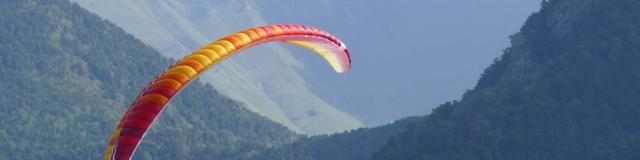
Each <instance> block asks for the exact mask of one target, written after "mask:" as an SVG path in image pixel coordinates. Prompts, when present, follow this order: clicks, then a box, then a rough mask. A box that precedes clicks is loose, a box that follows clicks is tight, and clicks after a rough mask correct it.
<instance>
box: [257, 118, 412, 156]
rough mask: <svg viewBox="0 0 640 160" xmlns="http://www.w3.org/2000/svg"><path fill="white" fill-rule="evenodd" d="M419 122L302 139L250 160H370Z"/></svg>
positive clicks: (403, 120)
mask: <svg viewBox="0 0 640 160" xmlns="http://www.w3.org/2000/svg"><path fill="white" fill-rule="evenodd" d="M420 120H421V119H419V118H417V117H411V118H405V119H402V120H398V121H396V122H395V123H392V124H388V125H384V126H380V127H373V128H360V129H356V130H351V131H347V132H343V133H337V134H332V135H320V136H312V137H306V138H301V139H298V140H297V141H296V142H294V143H291V144H286V145H281V146H278V147H273V148H269V149H267V150H264V151H262V152H259V154H257V156H255V157H251V159H263V160H270V159H274V160H275V159H296V160H367V159H370V158H371V155H372V154H373V153H374V152H375V151H377V150H378V149H379V148H380V147H382V146H383V145H384V144H385V143H386V142H387V139H389V138H390V137H392V136H397V135H399V134H400V133H402V132H404V131H405V128H407V127H409V126H412V125H415V124H416V123H418V121H420Z"/></svg>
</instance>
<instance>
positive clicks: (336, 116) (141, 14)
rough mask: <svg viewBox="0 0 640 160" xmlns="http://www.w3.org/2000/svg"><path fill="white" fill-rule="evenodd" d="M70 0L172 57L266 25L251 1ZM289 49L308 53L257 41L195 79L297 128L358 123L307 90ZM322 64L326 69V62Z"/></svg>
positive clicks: (310, 130)
mask: <svg viewBox="0 0 640 160" xmlns="http://www.w3.org/2000/svg"><path fill="white" fill-rule="evenodd" d="M71 1H74V2H77V3H78V4H79V5H81V6H82V7H84V8H86V9H87V10H89V11H91V12H94V13H96V14H97V15H99V16H100V17H103V18H105V19H107V20H109V21H112V22H113V23H115V24H116V25H118V26H120V27H122V28H123V29H124V30H125V31H127V32H129V33H131V34H132V35H134V36H135V37H137V38H140V40H141V41H143V42H145V43H146V44H149V45H151V46H152V47H154V48H157V49H158V50H159V51H160V53H161V54H162V55H164V56H167V57H172V58H177V57H182V56H185V55H186V54H187V53H190V52H191V51H192V50H195V49H197V48H199V47H200V46H202V45H204V44H207V43H210V41H212V40H215V39H217V38H220V37H222V36H225V35H227V34H229V33H233V32H236V31H239V30H241V29H244V28H249V27H255V26H259V25H265V24H266V22H265V21H264V20H263V19H262V13H260V12H259V11H258V10H256V8H258V7H259V6H257V5H256V4H254V2H253V1H252V0H237V1H236V0H233V1H227V0H223V1H212V0H190V1H175V0H154V1H131V0H106V1H105V0H71ZM271 23H276V22H271ZM282 23H285V22H282ZM293 54H313V53H312V52H310V51H308V50H303V51H302V52H300V53H292V52H290V51H288V50H287V49H285V48H284V47H283V46H282V45H279V44H273V43H271V44H265V45H260V46H256V47H252V48H251V49H248V50H245V51H243V52H242V54H238V55H235V56H233V58H229V59H227V60H225V61H224V62H222V63H220V64H219V65H217V66H216V67H215V68H214V69H212V71H210V72H207V73H205V74H203V75H202V76H201V78H200V79H201V80H202V82H205V83H210V84H212V85H214V88H215V89H216V90H218V91H220V93H222V94H224V95H226V96H229V97H230V98H232V99H234V100H237V101H240V102H242V103H244V104H246V107H247V108H248V109H249V110H251V111H254V112H256V113H259V114H260V115H263V116H265V117H267V118H269V119H271V120H273V121H275V122H278V123H280V124H282V125H284V126H286V127H288V128H289V129H291V130H293V131H295V132H298V133H305V134H310V135H318V134H331V133H336V132H342V131H345V130H349V129H355V128H360V127H362V126H363V124H362V122H360V121H359V120H358V119H356V118H355V117H353V116H351V115H349V114H346V113H344V112H342V111H340V110H338V109H336V108H334V106H332V105H331V104H329V103H327V102H326V101H325V100H323V99H322V98H320V97H319V96H318V95H316V93H314V92H312V89H311V88H310V87H308V83H307V82H306V81H305V79H303V77H302V76H301V75H300V74H299V73H298V71H299V70H300V69H304V65H305V64H303V63H302V62H301V61H299V60H298V59H296V58H295V57H294V56H293ZM315 60H318V61H321V59H315ZM321 62H323V61H321ZM323 67H327V68H322V69H327V71H330V68H329V67H328V66H326V64H323ZM314 72H316V71H314ZM218 77H225V78H218ZM316 80H317V79H316ZM318 81H320V80H318ZM283 82H287V83H283Z"/></svg>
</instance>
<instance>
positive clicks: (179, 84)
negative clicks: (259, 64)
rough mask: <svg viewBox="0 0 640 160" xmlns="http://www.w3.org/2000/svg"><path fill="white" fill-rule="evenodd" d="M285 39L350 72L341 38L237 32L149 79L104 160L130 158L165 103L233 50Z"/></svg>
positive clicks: (297, 31)
mask: <svg viewBox="0 0 640 160" xmlns="http://www.w3.org/2000/svg"><path fill="white" fill-rule="evenodd" d="M274 41H278V42H285V43H291V44H295V45H299V46H302V47H305V48H309V49H311V50H313V51H315V52H316V53H318V54H320V55H321V56H322V57H323V58H324V59H325V60H326V61H327V62H328V63H329V64H330V65H331V66H332V67H333V69H334V70H335V71H336V72H338V73H342V72H346V71H349V69H350V67H351V56H350V54H349V51H348V49H347V47H346V46H345V44H344V43H342V41H341V40H340V39H338V38H336V37H334V36H332V35H331V34H329V33H327V32H325V31H322V30H319V29H317V28H313V27H308V26H303V25H294V24H285V25H267V26H262V27H256V28H250V29H247V30H244V31H240V32H236V33H234V34H231V35H228V36H226V37H224V38H222V39H219V40H217V41H214V42H213V43H210V44H207V45H205V46H204V47H202V48H201V49H199V50H197V51H195V52H193V53H192V54H190V55H188V56H186V57H184V58H183V59H181V60H179V61H178V62H176V63H175V64H174V65H172V66H171V67H170V68H168V69H167V70H165V71H164V72H163V73H161V74H160V75H158V76H157V77H156V78H155V79H154V80H152V81H151V82H150V83H149V84H148V85H147V86H146V87H145V88H144V89H143V90H142V91H141V92H140V93H139V94H138V97H137V98H136V99H135V101H134V102H133V103H132V104H131V106H130V107H129V109H128V110H127V111H126V113H125V114H124V116H123V117H122V119H121V120H120V123H119V124H118V126H117V127H116V130H115V132H114V133H113V135H112V137H111V140H110V141H109V146H108V147H107V150H106V152H105V157H104V158H105V160H129V159H131V156H132V155H133V153H134V152H135V150H136V148H137V147H138V145H139V144H140V141H141V140H142V139H143V138H144V135H145V134H146V133H147V131H148V130H149V128H150V126H151V125H152V124H153V122H154V121H155V119H156V118H157V117H158V115H159V114H160V113H161V112H162V111H163V110H164V106H165V105H166V104H167V103H168V102H169V101H170V100H171V98H173V96H175V95H176V94H177V93H178V92H179V91H180V90H181V89H182V88H184V87H185V86H186V85H187V84H188V83H189V82H190V81H191V80H193V79H195V78H196V77H197V76H198V75H200V74H201V73H203V72H204V71H206V70H207V69H209V68H211V67H212V66H214V65H215V64H217V63H218V62H220V61H221V60H223V59H225V58H227V57H230V56H231V55H233V54H235V53H236V52H238V51H240V50H242V49H244V48H249V47H251V46H254V45H258V44H261V43H266V42H274Z"/></svg>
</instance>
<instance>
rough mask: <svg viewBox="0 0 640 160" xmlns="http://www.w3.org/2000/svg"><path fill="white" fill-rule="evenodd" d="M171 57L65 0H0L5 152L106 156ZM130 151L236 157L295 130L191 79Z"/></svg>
mask: <svg viewBox="0 0 640 160" xmlns="http://www.w3.org/2000/svg"><path fill="white" fill-rule="evenodd" d="M172 62H173V61H172V60H169V59H166V58H162V56H161V55H160V54H159V53H158V52H157V51H155V50H154V49H152V48H151V47H149V46H147V45H145V44H143V43H142V42H140V41H139V40H137V39H135V38H134V37H133V36H131V35H129V34H127V33H125V32H124V31H123V30H122V29H120V28H118V27H116V26H115V25H113V24H111V23H108V22H106V21H103V20H102V19H101V18H99V17H97V16H96V15H93V14H91V13H89V12H87V11H85V10H84V9H82V8H81V7H80V6H78V5H75V4H72V3H71V2H68V1H66V0H20V1H13V0H0V88H1V89H2V91H1V92H0V159H82V160H85V159H100V158H102V156H103V155H102V154H103V152H104V149H105V147H106V145H107V141H108V139H109V137H110V135H111V133H112V132H113V130H114V128H115V125H116V123H117V122H118V120H119V118H120V116H122V113H124V111H125V109H126V107H128V105H129V104H130V103H131V101H132V100H133V98H134V96H135V95H136V94H137V92H138V91H139V90H140V89H142V87H143V86H144V85H145V84H146V83H147V82H148V81H149V80H151V79H152V78H153V77H154V76H155V75H156V74H158V73H160V71H162V70H163V69H165V68H166V67H168V66H169V65H170V64H171V63H172ZM168 107H169V108H168V109H167V110H165V112H164V113H163V114H162V115H161V116H160V118H159V119H158V121H157V122H156V124H155V125H154V127H153V128H152V129H151V131H150V133H149V134H148V135H147V136H146V138H145V141H143V142H142V144H141V147H140V150H138V151H137V152H136V153H137V154H136V155H135V156H134V159H152V158H154V159H232V158H234V157H240V156H246V155H247V154H253V153H254V152H255V151H257V150H258V149H260V148H264V147H270V146H274V145H278V144H281V143H285V142H289V141H291V140H292V139H293V138H295V137H296V135H295V134H294V133H292V132H290V131H289V130H287V129H286V128H285V127H283V126H281V125H279V124H277V123H274V122H272V121H270V120H268V119H266V118H264V117H262V116H260V115H258V114H255V113H253V112H250V111H248V110H247V109H245V108H244V107H242V104H240V103H238V102H236V101H233V100H231V99H229V98H227V97H226V96H223V95H221V94H220V93H218V92H216V91H215V90H214V89H213V87H212V86H210V85H205V84H203V83H201V82H198V81H194V82H193V83H191V85H190V86H189V87H187V88H186V89H185V90H184V91H183V92H181V94H180V95H178V96H177V97H176V98H175V99H174V100H173V101H172V102H171V104H170V105H168Z"/></svg>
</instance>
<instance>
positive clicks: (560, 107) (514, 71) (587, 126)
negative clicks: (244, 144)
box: [257, 0, 640, 160]
mask: <svg viewBox="0 0 640 160" xmlns="http://www.w3.org/2000/svg"><path fill="white" fill-rule="evenodd" d="M639 8H640V2H637V1H634V0H615V1H608V0H553V1H544V2H543V3H542V9H541V10H540V11H539V12H536V13H534V14H533V15H531V16H530V17H529V18H528V20H527V21H526V23H525V25H524V26H523V27H522V28H521V29H520V32H519V33H516V34H514V35H513V36H511V37H510V40H511V47H509V48H507V49H505V50H504V52H503V54H502V55H501V56H500V58H498V59H496V60H495V61H494V63H493V64H492V65H491V66H490V67H488V68H486V69H485V72H484V73H483V74H482V76H481V78H480V79H479V80H478V83H477V85H476V86H475V87H474V88H473V89H472V90H469V91H467V92H466V93H465V94H464V95H463V96H462V99H461V100H454V101H451V102H448V103H445V104H442V105H440V106H439V107H437V108H436V109H435V110H434V111H433V113H432V114H429V115H425V116H422V117H415V118H410V119H407V120H400V121H397V122H395V123H393V124H390V125H384V126H381V127H376V128H369V129H359V130H355V131H351V132H345V133H341V134H334V135H330V136H315V137H311V138H302V139H299V140H298V141H297V142H294V143H291V144H285V145H283V146H279V147H274V148H271V149H269V150H268V151H266V152H264V151H263V152H261V154H258V155H259V156H257V157H264V158H263V159H305V160H311V159H317V160H320V159H362V160H365V159H374V160H388V159H402V160H412V159H428V160H512V159H518V160H542V159H545V160H546V159H562V160H573V159H575V160H578V159H580V160H590V159H594V160H596V159H621V160H626V159H629V160H632V159H638V158H640V154H639V153H640V152H637V151H638V149H640V143H639V141H640V139H638V138H637V137H639V136H640V125H639V124H638V123H636V122H638V120H639V118H638V116H637V115H639V114H640V108H639V107H638V106H639V105H640V101H639V100H638V98H636V97H637V96H638V95H640V83H639V82H638V79H640V69H638V68H640V64H638V63H637V61H639V60H640V45H639V44H640V34H638V33H640V32H639V31H640V14H639V13H638V12H640V10H639ZM372 137H375V138H372Z"/></svg>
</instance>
